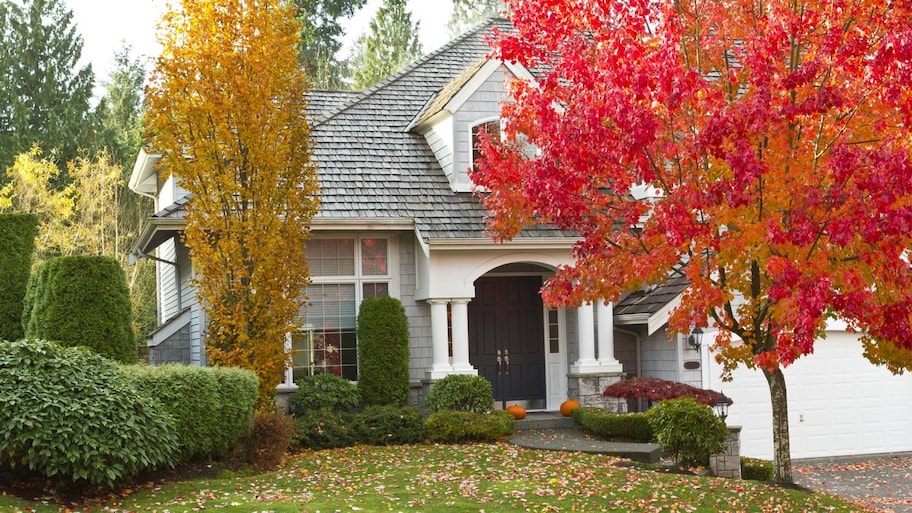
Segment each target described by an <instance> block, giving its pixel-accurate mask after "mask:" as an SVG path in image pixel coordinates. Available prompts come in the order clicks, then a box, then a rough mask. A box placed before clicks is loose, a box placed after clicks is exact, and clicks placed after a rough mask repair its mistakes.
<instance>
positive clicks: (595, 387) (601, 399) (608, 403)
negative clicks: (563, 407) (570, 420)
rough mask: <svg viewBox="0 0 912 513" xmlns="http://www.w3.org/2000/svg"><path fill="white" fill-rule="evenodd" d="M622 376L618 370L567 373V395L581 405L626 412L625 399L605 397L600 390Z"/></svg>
mask: <svg viewBox="0 0 912 513" xmlns="http://www.w3.org/2000/svg"><path fill="white" fill-rule="evenodd" d="M622 378H623V373H620V372H605V373H585V374H582V373H580V374H574V373H571V374H567V379H568V388H567V395H568V396H569V398H570V399H576V400H577V401H579V403H580V404H581V405H583V406H594V407H596V408H604V409H605V410H607V411H610V412H614V413H627V400H626V399H618V398H615V397H605V396H603V395H602V391H603V390H605V388H606V387H607V386H608V385H612V384H614V383H617V382H618V381H620V380H621V379H622Z"/></svg>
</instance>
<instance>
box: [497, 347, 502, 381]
mask: <svg viewBox="0 0 912 513" xmlns="http://www.w3.org/2000/svg"><path fill="white" fill-rule="evenodd" d="M502 367H503V360H502V359H501V358H500V349H498V350H497V375H498V376H500V371H501V369H502Z"/></svg>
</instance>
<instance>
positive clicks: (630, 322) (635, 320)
mask: <svg viewBox="0 0 912 513" xmlns="http://www.w3.org/2000/svg"><path fill="white" fill-rule="evenodd" d="M614 323H615V324H618V325H624V326H638V325H642V324H648V323H649V314H644V313H643V314H623V315H615V316H614Z"/></svg>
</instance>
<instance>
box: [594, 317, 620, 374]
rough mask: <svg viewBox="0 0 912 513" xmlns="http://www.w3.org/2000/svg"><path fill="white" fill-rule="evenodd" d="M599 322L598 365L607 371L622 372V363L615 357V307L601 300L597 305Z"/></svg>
mask: <svg viewBox="0 0 912 513" xmlns="http://www.w3.org/2000/svg"><path fill="white" fill-rule="evenodd" d="M595 312H596V320H597V321H598V363H599V366H601V367H602V368H605V369H606V370H616V371H617V372H621V370H622V366H621V362H619V361H618V360H617V358H615V356H614V305H613V304H612V303H605V301H604V300H599V301H598V302H597V303H596V304H595Z"/></svg>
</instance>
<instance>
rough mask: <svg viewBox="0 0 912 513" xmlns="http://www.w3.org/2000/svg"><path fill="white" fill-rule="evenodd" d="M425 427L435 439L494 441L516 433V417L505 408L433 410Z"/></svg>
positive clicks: (429, 436) (439, 440)
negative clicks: (472, 410)
mask: <svg viewBox="0 0 912 513" xmlns="http://www.w3.org/2000/svg"><path fill="white" fill-rule="evenodd" d="M424 426H425V428H426V429H427V434H428V440H430V441H431V442H438V443H462V442H493V441H496V440H499V439H501V438H504V437H506V436H509V435H510V434H511V433H513V430H514V429H515V427H516V419H514V418H513V416H512V415H510V414H509V413H507V412H506V411H503V410H498V411H493V412H491V413H476V412H471V411H453V410H442V411H438V412H437V413H432V414H431V415H430V416H429V417H428V418H427V420H425V422H424Z"/></svg>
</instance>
